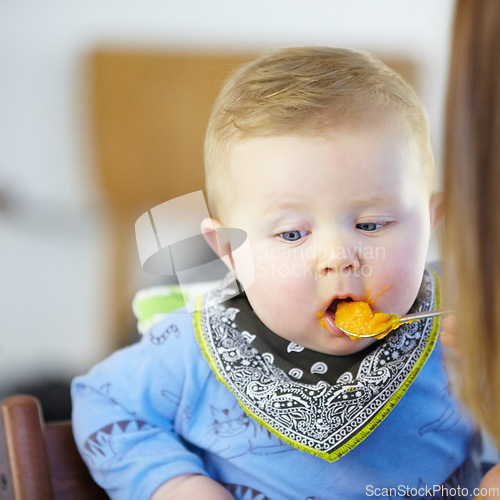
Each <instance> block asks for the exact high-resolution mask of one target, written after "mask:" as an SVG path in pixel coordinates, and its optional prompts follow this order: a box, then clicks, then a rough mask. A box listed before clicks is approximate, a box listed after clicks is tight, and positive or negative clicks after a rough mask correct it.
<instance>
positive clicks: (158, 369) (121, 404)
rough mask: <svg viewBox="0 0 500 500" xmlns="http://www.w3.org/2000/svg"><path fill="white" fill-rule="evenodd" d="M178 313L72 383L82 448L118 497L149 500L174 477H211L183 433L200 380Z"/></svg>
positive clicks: (96, 477) (75, 425) (94, 473)
mask: <svg viewBox="0 0 500 500" xmlns="http://www.w3.org/2000/svg"><path fill="white" fill-rule="evenodd" d="M175 317H177V318H179V316H178V315H174V321H172V320H170V319H168V318H167V319H166V320H165V321H162V322H161V323H160V324H158V325H155V326H154V327H153V328H152V329H151V330H150V331H149V332H146V334H145V336H144V338H143V339H142V341H141V342H139V343H138V344H135V345H133V346H131V347H128V348H125V349H123V350H121V351H118V352H116V353H115V354H113V355H112V356H111V357H110V358H108V359H107V360H105V361H103V362H102V363H100V364H98V365H97V366H95V367H94V368H93V369H92V370H91V371H90V372H89V373H88V374H87V375H84V376H81V377H78V378H76V379H75V380H74V381H73V384H72V400H73V417H72V420H73V430H74V435H75V440H76V443H77V446H78V449H79V451H80V453H81V455H82V457H83V459H84V461H85V462H86V464H87V466H88V467H89V470H90V472H91V474H92V476H93V478H94V480H95V481H96V482H97V483H98V484H99V485H100V486H101V487H102V488H104V489H105V490H106V492H107V493H108V495H109V496H110V498H112V499H113V500H125V499H126V500H140V499H149V498H150V497H151V495H152V494H153V493H154V491H155V490H156V489H157V488H158V487H159V486H160V485H161V484H163V483H164V482H165V481H167V480H169V479H171V478H173V477H175V476H178V475H180V474H184V473H195V474H206V472H205V470H204V467H203V461H202V459H201V457H200V455H199V453H198V452H197V450H196V449H194V448H193V447H192V446H191V445H189V444H188V443H186V442H185V441H184V439H183V438H182V436H181V433H180V432H178V431H179V428H180V427H182V425H183V423H182V418H179V415H181V416H183V415H186V414H189V413H190V411H191V409H190V405H191V400H192V397H191V396H190V393H191V394H194V393H195V392H196V385H197V384H196V383H195V382H193V380H192V379H193V377H192V375H190V374H187V373H186V363H184V361H188V360H189V358H192V356H193V353H192V352H191V353H190V352H189V350H190V349H191V350H192V349H194V348H195V347H196V346H194V345H193V342H195V341H194V340H191V339H190V338H189V337H194V336H193V335H192V334H191V333H192V332H190V331H187V332H186V331H184V332H183V333H181V332H182V331H183V329H182V328H181V327H182V325H181V324H180V323H182V321H181V322H180V323H179V320H178V319H177V320H175ZM184 330H185V328H184ZM188 330H189V329H188ZM190 334H191V335H190ZM186 344H191V348H190V347H189V345H188V346H186ZM198 351H199V350H198ZM186 358H187V359H186ZM187 366H189V365H187ZM186 378H187V379H188V381H187V383H186ZM194 378H195V379H196V377H194ZM186 387H188V388H187V389H186ZM193 404H194V403H193Z"/></svg>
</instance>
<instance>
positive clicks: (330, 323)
mask: <svg viewBox="0 0 500 500" xmlns="http://www.w3.org/2000/svg"><path fill="white" fill-rule="evenodd" d="M353 301H354V299H353V298H352V297H348V296H346V297H337V298H336V299H333V300H332V301H331V302H330V305H329V306H328V307H327V308H326V309H325V310H323V311H320V312H318V314H317V317H318V319H319V324H320V325H321V326H322V327H323V328H325V329H326V330H328V331H329V332H330V333H333V334H335V335H337V336H341V337H343V336H344V333H342V332H341V330H339V328H338V327H337V325H336V324H335V312H336V311H337V307H338V305H339V304H340V303H341V302H353Z"/></svg>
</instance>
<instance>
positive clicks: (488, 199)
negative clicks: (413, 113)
mask: <svg viewBox="0 0 500 500" xmlns="http://www.w3.org/2000/svg"><path fill="white" fill-rule="evenodd" d="M452 42H453V45H452V52H451V61H450V73H449V83H448V85H449V88H448V98H447V99H448V100H447V122H446V135H445V153H444V187H445V230H444V238H443V250H444V252H443V254H444V258H445V276H446V277H447V278H446V280H445V284H446V288H447V290H448V293H449V294H450V295H451V296H454V295H456V296H457V309H458V313H457V315H458V321H457V323H458V332H457V337H458V339H457V340H458V347H459V354H460V358H459V360H460V364H459V366H458V375H459V384H458V385H459V387H460V390H461V394H462V397H463V400H464V402H465V403H466V404H467V405H468V407H469V408H470V409H471V411H472V413H473V414H474V416H475V417H476V418H477V419H478V421H479V422H480V423H481V424H482V425H483V426H484V427H485V428H486V429H487V430H488V431H489V433H490V434H491V435H492V437H493V438H494V439H495V440H496V443H497V444H498V445H500V230H499V228H500V168H499V167H500V165H499V159H500V85H499V83H500V82H499V78H498V74H499V65H498V61H499V59H498V50H499V48H500V2H499V1H498V0H479V1H477V0H458V1H457V4H456V11H455V21H454V27H453V37H452Z"/></svg>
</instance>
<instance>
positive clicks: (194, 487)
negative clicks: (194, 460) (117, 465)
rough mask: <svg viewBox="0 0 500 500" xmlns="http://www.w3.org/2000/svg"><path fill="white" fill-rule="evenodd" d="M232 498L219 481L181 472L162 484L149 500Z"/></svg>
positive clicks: (223, 499) (219, 499) (229, 499)
mask: <svg viewBox="0 0 500 500" xmlns="http://www.w3.org/2000/svg"><path fill="white" fill-rule="evenodd" d="M193 498H203V499H204V500H232V499H233V496H232V495H231V494H230V493H229V492H228V491H227V490H226V489H225V488H224V487H223V486H221V485H220V484H219V483H217V482H216V481H214V480H213V479H210V478H209V477H207V476H202V475H200V474H182V475H180V476H177V477H175V478H173V479H171V480H170V481H167V482H166V483H164V484H162V485H161V486H160V487H159V488H158V489H157V490H156V491H155V494H154V495H153V496H152V497H151V500H192V499H193Z"/></svg>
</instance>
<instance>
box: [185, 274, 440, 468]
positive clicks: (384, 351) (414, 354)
mask: <svg viewBox="0 0 500 500" xmlns="http://www.w3.org/2000/svg"><path fill="white" fill-rule="evenodd" d="M228 286H229V287H230V286H235V284H234V282H233V283H231V282H225V283H224V284H223V285H221V287H219V288H218V289H215V290H213V291H211V292H209V293H208V294H207V295H206V296H205V297H203V298H202V299H200V300H202V303H201V307H197V308H196V309H197V312H196V313H195V315H194V326H195V331H196V335H197V339H198V342H199V344H200V346H201V348H202V350H203V353H204V355H205V356H206V358H207V360H208V361H209V363H210V366H211V367H212V370H213V371H214V372H215V374H216V375H217V377H218V378H219V380H220V381H221V382H222V383H224V384H225V385H226V386H227V387H228V388H229V389H230V390H231V391H232V392H233V393H234V394H235V396H236V397H237V399H238V401H239V403H240V405H241V406H242V407H243V409H244V410H245V411H246V412H247V413H248V414H249V415H251V416H252V417H253V418H255V419H256V420H257V421H258V422H260V423H261V424H262V425H264V426H265V427H266V428H267V429H269V431H271V432H273V433H274V434H276V435H277V436H278V437H280V438H281V439H283V440H284V441H285V442H287V443H289V444H291V445H293V446H295V447H297V448H299V449H300V450H303V451H306V452H308V453H311V454H313V455H317V456H320V457H322V458H324V459H325V460H328V461H334V460H337V459H338V458H340V457H341V456H343V455H345V454H346V453H348V452H349V451H350V450H351V449H352V448H354V447H355V446H356V445H357V444H359V443H360V442H361V441H362V440H363V439H365V438H366V437H367V436H368V435H369V434H370V433H371V432H372V431H373V430H374V429H375V427H376V426H377V425H378V424H380V422H381V421H382V420H383V419H384V418H385V417H386V416H387V415H388V414H389V412H390V411H391V410H392V408H394V406H395V405H396V404H397V403H398V401H399V400H400V399H401V397H402V396H403V395H404V393H405V392H406V391H407V389H408V388H409V386H410V385H411V383H412V382H413V380H414V379H415V377H416V376H417V374H418V372H419V371H420V370H421V368H422V367H423V365H424V363H425V361H426V360H427V359H428V357H429V355H430V353H431V352H432V349H433V348H434V345H435V343H436V340H437V337H438V332H439V324H440V320H439V318H434V319H432V318H430V319H425V320H420V321H417V322H414V323H409V324H404V325H402V326H401V327H399V328H398V329H397V330H394V332H392V333H391V334H390V335H388V336H387V337H386V338H384V339H383V340H381V341H379V342H378V343H377V344H376V347H375V348H373V349H370V350H369V352H368V353H367V355H366V356H365V357H364V358H363V359H362V360H361V363H359V362H358V363H357V364H356V365H355V367H354V368H353V369H351V370H346V371H344V372H343V373H341V374H339V376H338V378H337V379H336V380H335V381H333V382H332V380H331V377H330V380H324V379H321V374H322V373H325V371H326V368H327V366H326V363H325V362H324V361H318V362H316V363H315V364H314V365H313V368H314V372H315V373H316V374H318V375H319V379H318V381H317V382H316V383H315V384H306V383H304V382H301V381H300V377H297V375H299V374H300V373H301V372H302V371H303V369H302V368H301V367H296V369H295V371H294V372H292V373H290V371H288V372H285V371H284V370H283V369H281V368H280V367H279V366H277V365H276V364H275V363H274V362H273V361H274V355H273V353H268V352H266V353H261V352H259V350H258V349H256V348H255V347H254V346H253V345H252V340H253V337H254V336H255V334H256V332H251V331H250V332H248V331H240V330H239V329H238V328H237V324H236V322H235V320H236V319H237V316H238V314H245V311H243V312H242V311H241V309H240V308H237V307H231V301H230V300H229V301H227V302H223V303H221V300H220V297H221V294H223V293H224V292H223V290H224V287H228ZM437 307H440V293H439V283H438V279H437V276H436V275H435V274H434V273H433V272H432V271H430V270H426V271H425V273H424V277H423V280H422V285H421V287H420V291H419V293H418V296H417V299H416V301H415V304H414V306H413V307H412V312H413V311H415V312H416V311H426V310H430V309H433V308H437ZM290 350H292V351H298V352H300V350H301V349H300V346H297V345H293V346H291V347H290ZM323 359H324V356H323ZM312 371H313V370H311V372H312Z"/></svg>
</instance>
